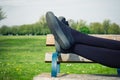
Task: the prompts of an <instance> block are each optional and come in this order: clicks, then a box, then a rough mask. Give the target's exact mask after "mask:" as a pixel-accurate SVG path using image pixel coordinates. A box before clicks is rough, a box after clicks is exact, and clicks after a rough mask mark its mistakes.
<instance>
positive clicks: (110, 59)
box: [72, 44, 120, 68]
mask: <svg viewBox="0 0 120 80" xmlns="http://www.w3.org/2000/svg"><path fill="white" fill-rule="evenodd" d="M72 52H73V53H75V54H77V55H80V56H83V57H85V58H87V59H90V60H92V61H94V62H97V63H100V64H103V65H106V66H109V67H113V68H120V50H111V49H105V48H98V47H92V46H88V45H82V44H76V45H75V46H74V47H73V48H72Z"/></svg>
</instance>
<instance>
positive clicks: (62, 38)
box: [46, 12, 120, 50]
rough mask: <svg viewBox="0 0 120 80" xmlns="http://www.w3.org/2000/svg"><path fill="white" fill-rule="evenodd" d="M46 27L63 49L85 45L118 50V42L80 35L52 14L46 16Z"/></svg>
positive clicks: (119, 42)
mask: <svg viewBox="0 0 120 80" xmlns="http://www.w3.org/2000/svg"><path fill="white" fill-rule="evenodd" d="M46 21H47V23H48V27H49V29H50V30H51V32H52V33H53V35H54V37H55V40H56V41H57V42H58V44H59V45H60V46H61V48H63V49H69V48H70V47H72V46H73V45H74V44H85V45H89V46H95V47H101V48H108V49H113V50H120V41H115V40H108V39H103V38H97V37H92V36H88V35H86V34H82V33H80V32H78V31H76V30H73V29H72V28H70V27H69V26H67V25H65V24H64V23H63V22H62V21H60V20H59V19H58V18H57V17H55V15H54V14H53V13H52V12H48V13H47V14H46Z"/></svg>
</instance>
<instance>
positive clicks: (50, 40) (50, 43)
mask: <svg viewBox="0 0 120 80" xmlns="http://www.w3.org/2000/svg"><path fill="white" fill-rule="evenodd" d="M54 45H55V40H54V36H53V35H52V34H47V37H46V46H54Z"/></svg>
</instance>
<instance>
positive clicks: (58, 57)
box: [45, 34, 120, 77]
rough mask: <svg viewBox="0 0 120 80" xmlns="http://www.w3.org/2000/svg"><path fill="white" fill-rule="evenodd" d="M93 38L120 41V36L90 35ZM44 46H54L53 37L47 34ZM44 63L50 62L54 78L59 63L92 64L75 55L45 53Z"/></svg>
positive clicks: (119, 72) (58, 69)
mask: <svg viewBox="0 0 120 80" xmlns="http://www.w3.org/2000/svg"><path fill="white" fill-rule="evenodd" d="M92 36H95V37H101V38H107V39H113V40H118V41H120V35H92ZM46 46H55V41H54V36H53V35H52V34H48V35H47V37H46ZM45 62H46V63H50V62H52V71H51V76H52V77H56V76H57V73H59V72H60V63H94V62H93V61H91V60H88V59H86V58H84V57H81V56H78V55H76V54H70V53H68V54H63V53H58V52H54V53H52V52H51V53H46V54H45ZM117 71H118V74H119V75H120V69H117Z"/></svg>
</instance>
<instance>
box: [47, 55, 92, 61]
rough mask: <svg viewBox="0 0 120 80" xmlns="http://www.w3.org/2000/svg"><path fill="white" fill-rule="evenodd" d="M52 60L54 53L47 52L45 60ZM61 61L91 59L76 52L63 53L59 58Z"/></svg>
mask: <svg viewBox="0 0 120 80" xmlns="http://www.w3.org/2000/svg"><path fill="white" fill-rule="evenodd" d="M51 61H52V53H46V54H45V62H46V63H49V62H51ZM58 61H59V62H62V63H80V62H81V63H85V62H86V63H91V62H92V61H91V60H88V59H86V58H84V57H81V56H78V55H76V54H61V57H59V58H58Z"/></svg>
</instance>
